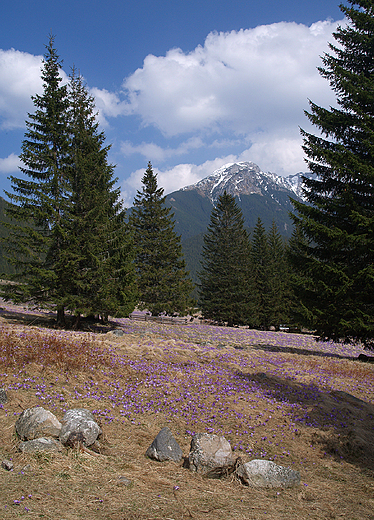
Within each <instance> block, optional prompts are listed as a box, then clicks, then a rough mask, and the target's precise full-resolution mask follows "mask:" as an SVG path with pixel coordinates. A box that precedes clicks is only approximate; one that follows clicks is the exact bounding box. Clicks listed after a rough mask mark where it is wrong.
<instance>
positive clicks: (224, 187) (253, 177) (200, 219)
mask: <svg viewBox="0 0 374 520" xmlns="http://www.w3.org/2000/svg"><path fill="white" fill-rule="evenodd" d="M302 175H308V174H302V173H297V174H295V175H290V176H289V177H281V176H279V175H276V174H274V173H265V172H263V171H261V169H260V168H259V167H258V166H257V165H256V164H254V163H252V162H239V163H230V164H226V165H225V166H222V168H219V169H218V170H215V171H214V172H213V173H212V174H211V175H209V176H208V177H206V178H205V179H202V180H201V181H199V182H197V183H196V184H192V185H191V186H186V187H184V188H182V189H180V190H178V191H175V192H173V193H170V194H169V195H167V197H166V202H167V204H168V205H170V206H171V207H172V209H173V212H174V219H175V231H176V232H177V233H178V234H179V235H180V236H181V239H182V247H183V251H184V254H185V259H186V265H187V269H188V270H189V271H190V273H191V276H192V278H193V280H194V281H196V279H197V272H198V270H199V266H200V255H201V250H202V244H203V235H204V233H205V231H206V228H207V226H208V225H209V222H210V215H211V212H212V208H213V206H214V205H215V203H216V201H217V199H218V197H219V196H220V195H221V194H223V192H224V191H226V192H227V193H230V194H231V195H233V196H234V197H236V198H237V204H238V206H239V207H240V208H241V210H242V213H243V217H244V221H245V224H246V226H247V227H248V229H249V231H251V230H252V229H253V228H254V227H255V225H256V222H257V219H258V217H260V218H261V220H262V222H263V224H264V226H265V228H267V229H268V228H270V226H271V224H272V222H273V221H274V222H275V223H276V225H277V227H278V229H279V232H280V233H281V235H283V236H284V237H285V238H289V237H290V236H291V234H292V229H293V228H292V221H291V219H290V216H289V213H290V212H292V211H293V205H292V203H291V201H290V198H294V199H296V200H299V199H300V198H301V196H302V192H301V184H302Z"/></svg>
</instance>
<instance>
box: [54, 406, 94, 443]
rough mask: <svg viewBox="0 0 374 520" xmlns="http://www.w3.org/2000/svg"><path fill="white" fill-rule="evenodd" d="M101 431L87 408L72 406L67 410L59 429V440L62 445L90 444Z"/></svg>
mask: <svg viewBox="0 0 374 520" xmlns="http://www.w3.org/2000/svg"><path fill="white" fill-rule="evenodd" d="M101 433H102V431H101V428H100V426H99V425H98V424H97V422H96V420H95V418H94V416H93V415H92V413H91V412H90V411H89V410H84V409H83V408H74V409H72V410H68V411H67V412H66V413H65V415H64V417H63V419H62V426H61V430H60V441H61V442H62V444H63V445H64V446H70V447H74V446H76V445H78V444H82V445H84V446H91V444H93V443H94V442H95V441H96V439H97V438H98V436H99V435H101Z"/></svg>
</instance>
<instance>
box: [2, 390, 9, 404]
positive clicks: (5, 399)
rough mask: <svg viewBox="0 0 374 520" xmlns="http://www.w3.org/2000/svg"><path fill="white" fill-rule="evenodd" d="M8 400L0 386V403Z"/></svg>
mask: <svg viewBox="0 0 374 520" xmlns="http://www.w3.org/2000/svg"><path fill="white" fill-rule="evenodd" d="M7 401H8V396H7V393H6V391H5V390H4V388H0V404H5V403H6V402H7Z"/></svg>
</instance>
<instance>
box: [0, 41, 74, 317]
mask: <svg viewBox="0 0 374 520" xmlns="http://www.w3.org/2000/svg"><path fill="white" fill-rule="evenodd" d="M60 68H61V62H60V59H59V56H58V54H57V52H56V50H55V48H54V38H53V36H50V39H49V44H48V45H47V46H46V54H45V57H44V60H43V67H42V73H41V77H42V79H43V82H44V83H43V94H42V95H35V96H33V97H32V99H33V102H34V106H35V112H34V113H33V114H29V119H28V120H27V121H26V126H27V131H26V133H25V139H24V141H23V143H22V153H21V155H20V158H21V160H22V162H23V164H24V167H22V168H21V171H22V172H23V174H24V175H25V177H26V179H20V178H15V177H11V178H10V179H11V182H12V189H13V193H8V192H6V194H7V196H8V197H9V199H10V201H11V204H10V205H9V209H8V211H7V213H8V215H9V216H10V217H11V218H12V219H14V220H15V221H16V222H19V223H20V224H19V225H18V224H16V225H14V226H13V227H12V232H11V235H10V237H9V238H8V240H7V243H6V245H5V248H6V250H7V254H8V258H9V261H10V262H11V263H12V264H13V265H14V266H15V268H16V270H17V279H18V280H19V281H21V282H22V283H21V284H18V285H17V286H8V287H7V289H8V293H7V294H8V296H12V297H13V298H14V299H17V298H18V299H20V300H23V301H26V300H33V301H35V302H45V301H46V300H47V295H48V299H50V300H52V301H53V300H55V301H56V303H57V310H58V319H59V321H63V316H64V308H63V306H62V305H61V304H59V302H58V300H59V294H60V291H61V290H63V288H62V286H61V284H60V280H59V278H58V277H57V276H56V270H59V269H61V268H62V262H61V254H60V253H61V248H62V244H63V242H64V240H65V236H64V222H65V220H64V219H65V214H66V211H67V207H68V201H69V190H70V187H69V182H68V170H69V166H70V165H69V147H70V132H69V128H68V123H67V112H68V105H69V102H68V97H67V87H66V85H62V78H61V76H60ZM21 223H22V224H21Z"/></svg>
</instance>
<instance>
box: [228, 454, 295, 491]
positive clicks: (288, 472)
mask: <svg viewBox="0 0 374 520" xmlns="http://www.w3.org/2000/svg"><path fill="white" fill-rule="evenodd" d="M236 474H237V476H238V477H239V478H240V479H241V480H242V482H243V483H244V484H247V485H248V486H251V487H255V488H289V487H294V486H298V485H299V484H300V473H299V472H298V471H294V470H292V469H290V468H285V467H283V466H278V465H277V464H275V462H272V461H270V460H261V459H260V460H257V459H255V460H251V461H250V462H246V463H245V464H241V465H239V466H238V467H237V469H236Z"/></svg>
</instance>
